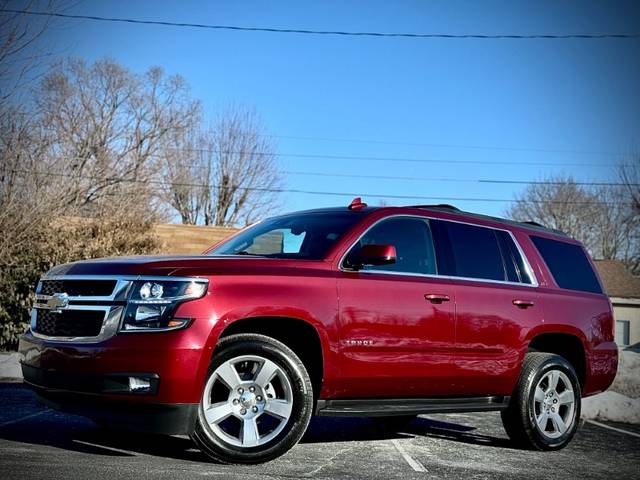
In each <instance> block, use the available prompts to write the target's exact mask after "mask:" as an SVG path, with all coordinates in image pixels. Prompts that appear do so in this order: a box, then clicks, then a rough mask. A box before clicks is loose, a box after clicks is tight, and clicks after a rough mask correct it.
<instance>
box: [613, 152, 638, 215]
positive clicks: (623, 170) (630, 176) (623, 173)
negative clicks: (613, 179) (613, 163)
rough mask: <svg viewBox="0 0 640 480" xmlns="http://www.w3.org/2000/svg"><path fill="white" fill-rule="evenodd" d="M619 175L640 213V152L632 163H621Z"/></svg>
mask: <svg viewBox="0 0 640 480" xmlns="http://www.w3.org/2000/svg"><path fill="white" fill-rule="evenodd" d="M618 176H619V177H620V182H621V183H622V184H623V185H624V188H625V189H626V190H627V192H628V193H629V195H630V197H631V199H632V201H633V207H634V208H635V210H636V212H638V213H640V154H637V155H635V156H634V157H633V158H632V160H631V163H622V164H620V166H619V167H618Z"/></svg>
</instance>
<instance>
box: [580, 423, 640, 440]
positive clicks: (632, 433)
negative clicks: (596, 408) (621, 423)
mask: <svg viewBox="0 0 640 480" xmlns="http://www.w3.org/2000/svg"><path fill="white" fill-rule="evenodd" d="M587 422H589V423H593V424H594V425H598V426H599V427H602V428H608V429H609V430H613V431H614V432H618V433H626V434H627V435H631V436H632V437H638V438H640V433H635V432H630V431H628V430H623V429H621V428H616V427H611V426H609V425H605V424H604V423H600V422H596V421H595V420H587Z"/></svg>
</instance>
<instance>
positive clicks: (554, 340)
mask: <svg viewBox="0 0 640 480" xmlns="http://www.w3.org/2000/svg"><path fill="white" fill-rule="evenodd" d="M527 352H543V353H553V354H555V355H559V356H561V357H562V358H564V359H565V360H567V361H568V362H569V363H570V364H571V366H572V367H573V369H574V370H575V371H576V375H577V376H578V380H579V381H580V386H581V388H582V389H584V387H585V384H586V381H587V355H586V350H585V347H584V343H583V341H582V339H581V337H580V336H579V335H577V334H575V333H570V332H566V331H544V332H541V333H538V334H537V335H535V336H534V337H532V338H531V340H530V341H529V344H528V346H527Z"/></svg>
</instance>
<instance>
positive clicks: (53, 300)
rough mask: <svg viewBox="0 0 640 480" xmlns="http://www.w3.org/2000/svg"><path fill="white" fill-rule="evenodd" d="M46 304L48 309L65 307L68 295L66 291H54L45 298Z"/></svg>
mask: <svg viewBox="0 0 640 480" xmlns="http://www.w3.org/2000/svg"><path fill="white" fill-rule="evenodd" d="M46 305H47V308H49V309H50V310H59V309H61V308H67V305H69V295H67V294H66V293H54V294H53V295H51V297H49V298H48V299H47V304H46Z"/></svg>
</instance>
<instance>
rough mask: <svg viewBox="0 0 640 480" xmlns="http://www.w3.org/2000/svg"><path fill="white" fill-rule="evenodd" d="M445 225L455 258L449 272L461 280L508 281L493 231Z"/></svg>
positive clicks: (462, 224)
mask: <svg viewBox="0 0 640 480" xmlns="http://www.w3.org/2000/svg"><path fill="white" fill-rule="evenodd" d="M438 223H442V224H444V225H446V227H445V228H446V230H447V235H448V237H449V243H450V248H451V252H450V255H451V256H452V260H453V261H452V262H451V263H452V265H451V267H450V268H451V269H452V270H453V271H454V272H455V273H450V274H451V275H455V276H458V277H467V278H481V279H486V280H506V277H505V268H504V263H503V261H502V254H501V253H500V247H499V245H498V239H497V237H496V234H495V233H494V230H493V229H490V228H483V227H476V226H474V225H467V224H465V223H455V222H444V221H442V222H440V221H439V222H438Z"/></svg>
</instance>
